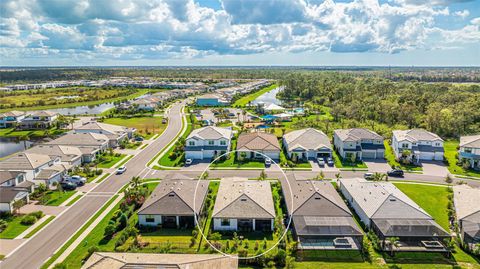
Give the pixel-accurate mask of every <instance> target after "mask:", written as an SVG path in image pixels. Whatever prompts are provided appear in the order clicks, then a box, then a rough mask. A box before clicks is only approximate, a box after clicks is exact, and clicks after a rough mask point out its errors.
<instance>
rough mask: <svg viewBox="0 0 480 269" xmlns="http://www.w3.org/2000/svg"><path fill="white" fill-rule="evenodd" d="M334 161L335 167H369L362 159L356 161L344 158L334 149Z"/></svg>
mask: <svg viewBox="0 0 480 269" xmlns="http://www.w3.org/2000/svg"><path fill="white" fill-rule="evenodd" d="M333 162H334V163H335V167H337V168H339V169H341V168H344V169H366V168H368V167H367V165H366V164H365V163H364V162H362V161H357V162H355V163H352V162H349V161H347V160H344V159H343V158H341V157H340V156H338V154H337V152H336V151H335V150H334V151H333Z"/></svg>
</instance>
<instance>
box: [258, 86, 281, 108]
mask: <svg viewBox="0 0 480 269" xmlns="http://www.w3.org/2000/svg"><path fill="white" fill-rule="evenodd" d="M281 90H283V87H277V88H275V89H273V90H271V91H269V92H266V93H264V94H262V95H260V96H259V97H257V99H255V100H253V102H252V104H254V105H256V104H258V103H259V102H263V103H265V104H276V105H281V104H282V101H280V100H279V99H278V98H277V93H279V92H280V91H281Z"/></svg>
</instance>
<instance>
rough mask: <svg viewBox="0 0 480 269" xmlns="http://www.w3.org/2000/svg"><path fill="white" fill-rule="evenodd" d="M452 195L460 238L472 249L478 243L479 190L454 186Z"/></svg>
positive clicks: (479, 224) (479, 241)
mask: <svg viewBox="0 0 480 269" xmlns="http://www.w3.org/2000/svg"><path fill="white" fill-rule="evenodd" d="M453 194H454V196H453V201H454V205H455V212H456V215H457V220H458V227H459V229H460V236H461V238H462V239H463V242H465V244H467V245H468V246H469V247H470V248H473V247H474V246H475V244H478V243H480V203H479V202H478V201H480V189H476V188H472V187H470V186H468V185H456V186H454V187H453Z"/></svg>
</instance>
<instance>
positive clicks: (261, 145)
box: [237, 132, 280, 151]
mask: <svg viewBox="0 0 480 269" xmlns="http://www.w3.org/2000/svg"><path fill="white" fill-rule="evenodd" d="M237 150H254V151H280V144H279V143H278V140H277V137H276V136H275V135H274V134H270V133H265V132H252V133H243V134H241V135H240V136H239V137H238V140H237Z"/></svg>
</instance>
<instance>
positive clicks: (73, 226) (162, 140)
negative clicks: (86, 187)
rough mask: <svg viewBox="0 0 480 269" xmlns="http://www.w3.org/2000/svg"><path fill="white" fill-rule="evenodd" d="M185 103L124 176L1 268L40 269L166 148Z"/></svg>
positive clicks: (95, 192)
mask: <svg viewBox="0 0 480 269" xmlns="http://www.w3.org/2000/svg"><path fill="white" fill-rule="evenodd" d="M183 105H184V103H177V104H175V105H174V106H173V107H172V108H171V110H170V112H169V113H168V117H169V121H168V122H169V124H168V127H167V128H166V130H165V131H164V132H163V134H162V135H161V136H160V137H159V138H158V139H156V140H155V141H154V142H153V143H152V144H150V145H149V146H148V147H147V148H145V149H144V150H143V151H142V152H140V153H139V154H138V155H136V156H135V157H133V158H132V159H131V160H130V161H129V162H128V163H127V164H126V166H127V171H126V172H125V173H124V174H123V175H113V176H110V177H109V178H107V179H106V180H104V181H103V182H102V183H100V184H99V185H98V186H97V187H96V188H95V189H93V190H92V191H91V192H90V193H88V194H87V195H85V196H84V197H83V198H82V199H81V200H79V202H77V203H76V204H75V205H73V206H71V207H70V208H69V209H68V210H66V211H65V212H64V213H63V214H61V215H60V216H58V217H57V218H55V220H54V221H53V222H51V223H50V224H49V225H47V227H46V228H45V229H44V230H42V231H40V232H39V233H37V234H36V235H35V236H34V237H33V238H31V239H30V240H29V241H28V242H27V243H26V244H23V245H22V246H21V247H20V248H19V249H17V251H15V252H14V253H13V254H11V255H10V256H8V257H7V258H6V259H5V260H3V261H2V262H1V263H0V268H2V269H18V268H22V269H30V268H32V269H33V268H39V267H40V266H42V264H43V263H44V262H45V261H46V260H47V259H48V258H49V257H51V256H52V255H53V254H54V252H55V251H56V250H57V249H58V248H59V247H61V246H62V245H63V244H64V243H65V242H66V241H67V240H68V239H69V238H70V237H71V236H72V235H74V234H75V232H76V231H77V230H78V229H79V228H80V227H81V226H82V225H83V224H84V223H86V222H87V220H88V219H89V218H90V217H91V216H93V215H94V214H95V212H96V211H97V210H99V209H100V208H101V207H102V206H103V205H104V204H105V203H106V202H107V201H108V200H109V199H110V198H111V197H112V196H113V194H114V193H116V192H117V191H118V190H119V189H121V188H122V186H123V185H125V184H126V183H127V182H128V181H130V179H131V178H132V177H133V176H137V175H139V174H140V173H141V172H142V171H144V169H145V165H146V164H147V163H148V161H149V160H150V159H152V158H153V157H154V156H155V155H156V154H157V153H158V152H159V150H160V149H162V148H164V147H165V146H166V145H167V144H168V143H169V142H170V141H171V140H172V139H174V138H175V136H176V134H177V133H178V132H179V131H180V129H181V127H182V122H181V116H182V115H181V113H180V110H181V108H182V106H183Z"/></svg>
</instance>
